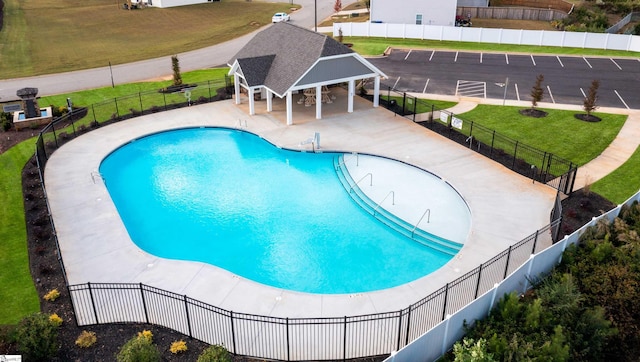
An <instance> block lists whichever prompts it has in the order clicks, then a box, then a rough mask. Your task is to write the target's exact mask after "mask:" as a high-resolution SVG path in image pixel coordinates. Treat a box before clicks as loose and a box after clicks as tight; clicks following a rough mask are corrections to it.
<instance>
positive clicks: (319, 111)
mask: <svg viewBox="0 0 640 362" xmlns="http://www.w3.org/2000/svg"><path fill="white" fill-rule="evenodd" d="M316 119H322V86H316Z"/></svg>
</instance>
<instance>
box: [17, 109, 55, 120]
mask: <svg viewBox="0 0 640 362" xmlns="http://www.w3.org/2000/svg"><path fill="white" fill-rule="evenodd" d="M47 116H49V111H48V110H47V109H41V110H40V117H47ZM18 119H19V120H23V119H24V112H20V113H18Z"/></svg>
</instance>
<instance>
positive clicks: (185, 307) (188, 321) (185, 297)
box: [183, 294, 193, 338]
mask: <svg viewBox="0 0 640 362" xmlns="http://www.w3.org/2000/svg"><path fill="white" fill-rule="evenodd" d="M183 297H184V311H185V312H186V314H187V328H188V329H189V338H193V335H192V334H191V320H190V318H189V303H188V302H187V295H186V294H185V295H184V296H183Z"/></svg>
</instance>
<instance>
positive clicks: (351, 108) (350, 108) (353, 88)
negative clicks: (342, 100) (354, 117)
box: [347, 79, 356, 113]
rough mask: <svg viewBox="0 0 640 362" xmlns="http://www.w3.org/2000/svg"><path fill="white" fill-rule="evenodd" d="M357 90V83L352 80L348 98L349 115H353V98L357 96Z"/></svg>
mask: <svg viewBox="0 0 640 362" xmlns="http://www.w3.org/2000/svg"><path fill="white" fill-rule="evenodd" d="M355 89H356V85H355V81H354V80H353V79H351V80H350V81H349V92H348V93H349V95H348V96H347V100H348V102H347V112H349V113H353V96H354V95H355Z"/></svg>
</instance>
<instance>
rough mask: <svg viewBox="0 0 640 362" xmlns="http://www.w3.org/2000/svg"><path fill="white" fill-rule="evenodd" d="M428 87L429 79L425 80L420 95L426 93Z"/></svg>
mask: <svg viewBox="0 0 640 362" xmlns="http://www.w3.org/2000/svg"><path fill="white" fill-rule="evenodd" d="M428 86H429V78H427V82H426V83H425V84H424V89H423V90H422V93H427V87H428Z"/></svg>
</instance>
